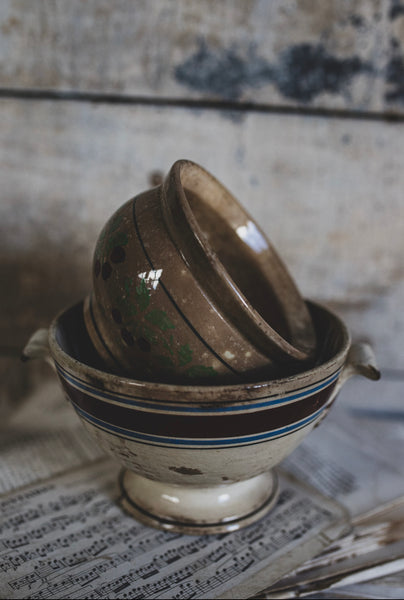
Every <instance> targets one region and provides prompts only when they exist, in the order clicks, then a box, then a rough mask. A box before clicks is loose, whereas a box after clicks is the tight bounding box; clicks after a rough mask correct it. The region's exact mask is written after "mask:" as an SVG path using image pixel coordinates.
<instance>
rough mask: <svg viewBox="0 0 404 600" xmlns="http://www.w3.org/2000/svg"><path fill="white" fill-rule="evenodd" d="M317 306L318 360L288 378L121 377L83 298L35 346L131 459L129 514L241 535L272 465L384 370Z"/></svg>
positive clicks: (108, 442) (100, 438) (98, 435)
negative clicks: (350, 386) (208, 381)
mask: <svg viewBox="0 0 404 600" xmlns="http://www.w3.org/2000/svg"><path fill="white" fill-rule="evenodd" d="M307 305H308V308H309V310H310V313H311V315H312V318H313V322H314V324H315V327H316V333H317V339H318V341H319V354H318V357H317V364H316V366H314V367H313V368H311V369H310V370H307V371H304V372H301V373H299V374H295V375H293V376H290V377H285V378H282V379H278V380H271V381H260V382H258V381H257V382H251V383H248V384H242V385H241V384H237V385H223V386H206V385H205V386H189V385H174V384H163V383H151V382H148V381H141V380H133V379H129V378H125V377H120V376H117V375H115V374H111V373H109V372H106V371H105V370H103V369H102V365H100V364H99V363H98V362H97V361H98V360H99V359H98V358H97V356H98V355H97V353H96V352H95V351H94V348H93V347H92V344H91V342H90V339H89V338H88V336H87V334H86V329H85V325H84V321H83V310H82V303H80V304H78V305H76V306H73V307H72V308H69V309H68V310H66V311H65V312H63V313H62V314H61V315H60V316H59V317H57V318H56V319H55V320H54V322H53V323H52V325H51V327H50V329H49V331H48V330H42V332H39V333H38V334H37V335H36V336H35V335H34V336H33V338H31V340H30V342H29V343H28V345H27V347H26V350H25V353H26V355H27V356H38V355H44V354H46V353H48V357H50V359H51V362H52V363H53V365H54V366H55V367H56V370H57V373H58V375H59V378H60V381H61V384H62V386H63V388H64V390H65V392H66V394H67V396H68V398H69V400H70V401H71V403H72V405H73V407H74V408H75V410H76V411H77V413H78V415H79V416H80V418H81V419H82V421H83V423H84V425H85V427H86V429H87V430H88V431H89V432H90V434H91V435H92V436H93V437H94V438H95V440H96V441H97V442H98V444H99V445H100V446H101V447H102V448H103V449H104V450H105V451H106V452H107V453H109V454H111V455H112V456H113V457H114V458H115V459H117V460H118V461H119V462H120V463H121V465H123V467H124V469H123V471H122V473H121V477H120V484H121V488H122V504H123V506H124V508H125V509H126V510H127V511H128V512H129V513H131V514H132V515H133V516H135V517H136V518H137V519H138V520H140V521H142V522H144V523H147V524H148V525H152V526H155V527H158V528H162V529H166V530H173V531H181V532H186V533H196V534H200V533H217V532H223V531H233V530H236V529H238V528H240V527H242V526H244V525H247V524H250V523H252V522H253V521H255V520H256V519H258V518H260V517H261V516H263V515H264V514H265V513H266V512H267V511H268V510H269V509H270V508H271V507H272V506H273V504H274V503H275V501H276V497H277V488H278V484H277V477H276V471H274V470H273V467H274V466H275V465H277V464H278V463H279V462H280V461H282V459H284V458H285V457H286V456H287V455H288V454H290V453H291V452H292V450H294V448H296V446H298V444H299V443H300V442H301V441H302V440H303V438H304V437H305V436H306V435H307V434H308V433H309V432H310V431H311V430H312V429H313V427H314V426H315V425H316V424H317V423H319V421H320V420H321V419H322V418H323V417H324V415H325V414H326V412H327V410H328V408H329V407H330V405H331V403H332V402H333V400H334V399H335V397H336V395H337V393H338V391H339V389H340V387H341V386H342V384H343V382H344V381H345V380H346V379H347V378H348V377H349V376H350V375H352V374H355V373H362V374H364V375H366V376H367V377H370V378H372V379H377V378H378V376H379V373H378V371H377V368H376V367H375V366H374V362H373V355H372V352H371V350H370V348H369V347H368V346H366V345H362V344H360V345H351V342H350V336H349V333H348V331H347V329H346V327H345V325H344V324H343V322H342V321H341V320H340V319H339V318H338V317H337V316H335V315H334V314H333V313H331V312H330V311H328V310H326V309H325V308H323V307H321V306H319V305H317V304H314V303H307ZM41 339H42V341H41Z"/></svg>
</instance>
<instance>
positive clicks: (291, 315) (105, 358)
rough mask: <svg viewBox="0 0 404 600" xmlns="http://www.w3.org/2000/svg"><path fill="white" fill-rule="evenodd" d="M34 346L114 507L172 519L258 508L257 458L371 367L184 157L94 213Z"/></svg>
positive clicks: (281, 448) (252, 516)
mask: <svg viewBox="0 0 404 600" xmlns="http://www.w3.org/2000/svg"><path fill="white" fill-rule="evenodd" d="M37 342H38V339H37V338H36V340H34V341H33V342H31V343H29V344H28V346H27V348H26V354H28V355H29V354H32V355H33V354H35V352H36V353H38V352H37V350H35V348H37V347H38V346H37ZM45 346H46V348H45V350H44V351H43V352H44V353H48V354H49V355H50V357H51V358H52V361H53V363H54V365H55V366H56V369H57V371H58V374H59V377H60V380H61V383H62V385H63V387H64V389H65V391H66V393H67V395H68V397H69V399H70V400H71V402H72V404H73V406H74V408H75V409H76V411H77V413H78V414H79V415H80V417H81V418H82V420H83V422H84V424H85V426H86V428H87V429H88V430H89V431H90V433H91V434H92V435H93V436H94V438H95V439H96V440H97V441H98V443H99V444H100V445H101V447H102V448H103V449H105V450H106V451H107V452H108V453H110V454H112V455H113V456H114V457H115V458H117V459H118V460H119V461H120V462H121V464H123V466H124V467H125V470H124V471H123V472H122V475H121V486H122V497H123V501H122V502H123V505H124V507H125V509H126V510H127V511H129V512H130V513H131V514H133V515H134V516H135V517H136V518H138V519H140V520H141V521H143V522H146V523H148V524H151V525H154V526H156V527H160V528H163V529H169V530H177V531H186V532H188V533H212V532H219V531H231V530H235V529H238V528H239V527H242V526H244V525H246V524H248V523H251V522H253V521H255V520H256V519H258V518H259V517H261V516H262V515H263V514H265V513H266V512H267V511H268V510H269V509H270V508H271V506H272V505H273V504H274V502H275V501H276V496H277V480H276V474H275V473H274V472H273V471H272V467H273V466H274V465H276V464H277V463H279V462H280V461H281V460H282V459H283V458H284V457H285V456H287V455H288V454H289V453H290V452H291V451H292V450H293V449H294V448H295V447H296V446H297V445H298V444H299V443H300V441H301V440H302V439H303V437H304V436H305V435H306V434H307V433H308V432H309V431H310V430H311V429H312V428H313V426H314V425H315V424H316V423H317V422H319V420H321V419H322V418H323V417H324V415H325V414H326V412H327V409H328V408H329V406H330V405H331V403H332V401H333V400H334V398H335V396H336V394H337V392H338V390H339V388H340V387H341V385H342V383H343V381H344V380H345V379H346V377H347V376H349V375H351V374H353V373H354V372H356V371H357V372H359V371H360V372H362V373H363V374H366V375H367V376H369V377H372V378H377V377H378V371H377V369H376V367H375V366H374V363H373V358H372V354H371V352H370V351H369V348H368V347H366V346H363V345H360V346H351V343H350V337H349V334H348V331H347V329H346V327H345V325H344V324H343V322H342V321H341V320H340V319H339V318H338V317H337V316H335V315H334V314H332V313H330V312H329V311H328V310H326V309H325V308H322V307H320V306H319V305H316V304H314V303H310V302H305V301H304V300H303V299H302V297H301V295H300V294H299V291H298V289H297V287H296V285H295V283H294V282H293V280H292V278H291V276H290V275H289V273H288V272H287V269H286V267H285V266H284V264H283V263H282V261H281V259H280V258H279V256H278V255H277V254H276V252H275V250H274V248H273V247H272V245H271V244H270V242H269V241H268V239H267V238H266V236H265V235H264V233H263V232H262V230H261V229H260V228H259V227H258V225H257V224H256V223H255V222H254V220H253V219H252V218H251V217H250V216H249V215H248V214H247V213H246V212H245V210H244V209H243V208H242V207H241V206H240V204H239V203H238V202H237V201H236V199H235V198H234V197H233V196H232V195H231V194H230V193H229V192H228V191H227V190H226V189H225V188H224V187H223V186H222V185H221V184H220V183H219V182H218V181H217V180H216V179H215V178H214V177H212V175H210V174H209V173H208V172H207V171H205V170H204V169H202V168H201V167H200V166H198V165H196V164H195V163H192V162H190V161H178V162H177V163H175V164H174V165H173V167H172V168H171V170H170V172H169V174H168V176H167V177H166V179H165V181H164V183H163V184H162V185H161V186H158V187H156V188H154V189H151V190H149V191H147V192H144V193H143V194H140V195H139V196H136V197H135V198H134V199H132V200H130V201H129V202H127V203H126V204H124V205H123V206H122V207H121V208H120V209H119V210H118V211H117V212H116V213H115V214H114V215H113V216H112V217H111V219H110V220H109V221H108V222H107V223H106V225H105V227H104V229H103V231H102V232H101V234H100V236H99V239H98V242H97V245H96V249H95V253H94V262H93V290H92V293H91V294H90V295H89V296H88V297H87V298H86V299H85V301H84V303H80V304H79V305H77V306H75V307H72V308H70V309H68V310H67V311H65V312H63V313H62V314H61V315H60V316H59V317H58V318H56V319H55V320H54V322H53V323H52V325H51V327H50V330H49V332H47V333H46V344H45ZM42 348H44V346H42Z"/></svg>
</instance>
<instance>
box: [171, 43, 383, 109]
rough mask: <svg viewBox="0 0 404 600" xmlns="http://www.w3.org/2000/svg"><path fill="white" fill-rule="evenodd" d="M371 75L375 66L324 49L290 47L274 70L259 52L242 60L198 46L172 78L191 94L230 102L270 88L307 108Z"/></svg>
mask: <svg viewBox="0 0 404 600" xmlns="http://www.w3.org/2000/svg"><path fill="white" fill-rule="evenodd" d="M371 72H372V67H371V65H370V64H368V63H366V62H364V61H362V60H361V59H360V58H359V57H357V56H352V57H348V58H338V57H336V56H333V55H332V54H330V53H329V52H328V51H327V50H326V48H325V47H324V45H323V44H309V43H304V44H297V45H293V46H290V47H289V48H287V49H286V50H284V51H283V52H282V53H281V54H280V55H279V58H278V61H277V63H276V64H271V63H270V62H269V61H267V60H266V59H265V58H263V57H262V56H259V55H258V54H257V50H256V48H255V47H252V48H250V49H249V51H248V52H247V53H244V55H243V54H242V53H241V52H240V51H238V50H237V48H235V47H232V48H228V49H225V48H221V49H217V50H216V49H211V48H209V46H208V45H207V43H206V41H205V40H200V41H199V47H198V49H197V50H196V52H195V53H194V54H192V55H191V56H190V57H188V58H187V59H186V60H185V61H184V62H182V63H181V64H179V65H177V67H176V68H175V71H174V74H175V78H176V80H177V82H178V83H180V84H182V85H185V86H187V87H188V88H191V89H194V90H197V91H199V92H204V93H209V94H214V95H215V96H219V97H222V98H225V99H227V100H237V99H239V98H240V97H241V96H242V95H243V92H244V91H245V90H247V89H254V88H258V87H261V86H263V85H265V84H268V83H272V84H274V85H275V86H276V87H277V88H278V90H279V91H280V92H281V94H282V95H283V96H285V97H286V98H290V99H292V100H297V101H299V102H303V103H308V102H311V101H312V100H313V99H314V98H315V97H316V96H318V95H319V94H321V93H324V92H328V93H332V94H338V93H343V92H344V91H345V89H346V87H347V85H348V84H349V83H350V81H351V80H352V78H353V77H355V76H357V75H359V74H361V73H371Z"/></svg>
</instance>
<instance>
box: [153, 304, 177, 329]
mask: <svg viewBox="0 0 404 600" xmlns="http://www.w3.org/2000/svg"><path fill="white" fill-rule="evenodd" d="M146 319H147V320H148V321H149V322H150V323H152V324H153V325H155V326H156V327H158V328H159V329H161V331H167V329H175V325H174V323H173V322H172V321H171V320H170V318H169V316H168V315H167V313H166V312H165V310H159V309H154V310H151V311H150V312H149V313H148V314H147V315H146Z"/></svg>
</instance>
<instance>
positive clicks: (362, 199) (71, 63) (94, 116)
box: [0, 0, 404, 369]
mask: <svg viewBox="0 0 404 600" xmlns="http://www.w3.org/2000/svg"><path fill="white" fill-rule="evenodd" d="M0 31H1V36H0V59H1V60H0V181H1V187H0V189H1V205H0V211H1V214H0V277H1V296H0V314H1V317H0V336H1V337H0V346H1V347H2V349H3V353H12V352H18V349H19V348H20V347H21V346H22V344H23V343H24V341H25V339H26V337H27V336H28V335H29V333H30V332H31V331H32V330H33V329H35V327H37V326H42V325H46V324H47V323H48V322H49V320H50V319H51V318H52V317H53V316H54V314H55V313H56V312H58V311H59V310H60V309H61V308H63V307H64V306H66V305H67V304H69V303H71V302H74V301H75V300H77V299H80V298H81V297H82V296H83V295H84V294H85V293H86V292H87V290H88V289H89V286H90V279H89V269H90V260H91V254H92V249H93V246H94V242H95V239H96V237H97V234H98V232H99V230H100V227H101V226H102V224H103V222H104V221H105V219H106V218H107V217H108V216H109V215H110V214H111V212H112V211H113V210H114V209H115V208H117V207H118V206H119V205H120V204H122V202H124V201H125V200H126V199H127V198H129V197H131V196H133V195H134V194H136V193H138V192H140V191H142V190H144V189H146V188H147V187H148V186H149V184H150V181H151V180H152V179H153V174H154V173H155V172H156V171H161V172H166V171H167V170H168V169H169V167H170V166H171V164H172V163H173V162H174V161H175V160H176V159H178V158H190V159H192V160H195V161H197V162H199V163H200V164H202V165H203V166H205V167H206V168H208V169H209V170H211V171H212V172H213V173H214V174H215V175H216V176H217V177H218V178H219V179H220V180H222V181H223V182H224V183H225V184H226V185H227V186H228V187H229V188H230V189H231V190H232V191H233V192H234V194H235V195H236V196H237V197H238V198H239V199H240V201H241V202H242V203H243V204H244V205H245V206H246V207H247V208H248V210H249V211H250V212H251V213H252V214H253V216H254V217H256V218H257V219H258V220H259V222H260V223H261V225H262V227H263V228H264V230H265V231H266V232H267V234H268V235H269V237H270V238H271V239H272V241H273V242H274V244H275V246H276V247H277V249H278V251H279V252H280V254H281V255H282V257H283V258H284V260H285V262H286V263H287V265H288V266H289V268H290V270H291V272H292V274H293V275H294V277H295V278H296V280H297V282H298V284H299V286H300V288H301V290H302V291H303V293H304V294H305V295H306V296H308V297H311V298H315V299H319V300H321V301H323V302H325V303H327V304H328V305H330V306H333V307H334V308H336V309H337V311H338V312H339V313H340V314H341V315H342V316H343V317H344V318H345V319H346V320H347V322H348V324H349V326H350V328H351V330H352V332H353V335H354V336H355V337H360V338H368V339H370V340H371V341H372V342H373V344H374V346H375V349H376V352H377V355H378V359H379V362H380V364H381V365H382V367H385V368H390V369H403V368H404V343H403V342H404V336H403V334H404V315H403V312H402V305H403V303H404V197H403V196H404V191H403V190H404V157H403V156H404V155H403V150H402V149H403V148H404V123H403V119H404V111H403V109H404V58H403V57H404V54H403V53H404V2H403V3H400V2H396V1H390V0H356V1H355V2H351V1H349V2H348V1H347V2H345V1H343V0H315V1H314V0H313V1H311V2H310V1H303V0H302V1H299V2H295V1H292V0H284V1H280V0H279V1H278V0H271V1H269V0H221V2H217V1H212V0H199V1H197V0H187V1H186V0H177V1H175V2H174V1H171V0H153V1H152V2H150V1H149V2H146V0H132V1H129V0H115V1H114V2H113V3H111V2H108V1H107V0H105V1H104V0H86V1H81V0H69V2H66V1H61V0H38V1H37V0H3V1H2V2H1V3H0ZM387 117H388V118H387Z"/></svg>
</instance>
